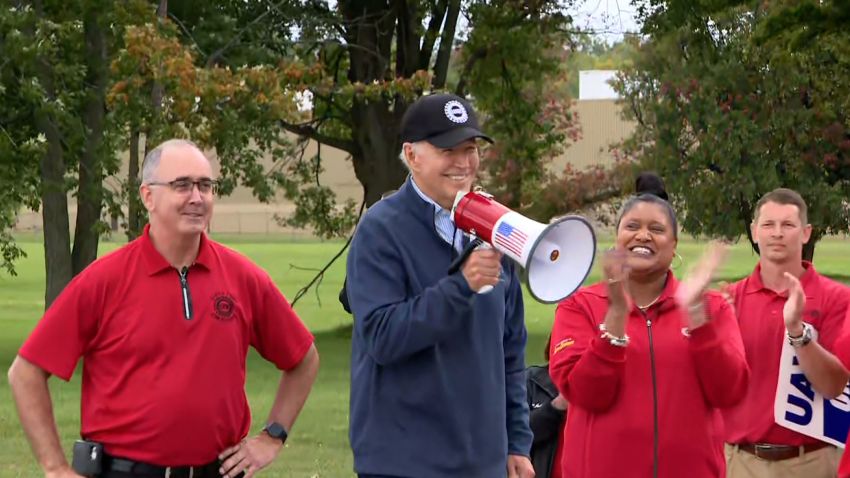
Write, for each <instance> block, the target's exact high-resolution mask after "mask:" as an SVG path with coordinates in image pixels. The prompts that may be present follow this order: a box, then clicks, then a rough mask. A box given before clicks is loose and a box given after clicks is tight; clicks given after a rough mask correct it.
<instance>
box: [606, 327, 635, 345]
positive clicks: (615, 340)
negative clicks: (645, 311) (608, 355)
mask: <svg viewBox="0 0 850 478" xmlns="http://www.w3.org/2000/svg"><path fill="white" fill-rule="evenodd" d="M599 330H600V331H601V332H602V335H601V336H600V338H601V339H602V340H607V341H608V343H610V344H611V345H613V346H615V347H625V346H626V345H629V336H628V334H623V336H622V337H617V336H616V335H614V334H612V333H611V332H608V328H607V327H605V324H604V323H603V324H599Z"/></svg>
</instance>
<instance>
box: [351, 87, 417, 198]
mask: <svg viewBox="0 0 850 478" xmlns="http://www.w3.org/2000/svg"><path fill="white" fill-rule="evenodd" d="M396 104H397V107H396V108H394V110H393V111H389V109H388V108H387V105H386V104H384V103H365V104H364V103H357V104H355V105H354V106H353V108H352V117H353V118H354V121H353V122H352V125H353V128H352V140H354V141H355V143H356V144H357V146H358V147H357V151H356V152H355V153H354V154H352V160H353V163H354V173H355V175H356V176H357V179H358V180H359V181H360V184H362V185H363V196H364V198H365V200H366V206H367V207H368V206H371V205H372V204H374V203H375V202H376V201H378V200H379V199H381V195H382V194H384V193H385V192H387V191H389V190H392V189H398V187H399V186H400V185H401V184H402V183H403V182H404V180H405V178H407V174H408V171H407V167H406V166H405V165H404V163H403V162H402V161H401V159H400V158H399V152H400V151H401V142H400V141H399V137H398V135H399V131H398V128H399V125H400V123H401V117H402V116H403V115H404V112H405V111H406V110H407V105H406V104H403V103H402V102H401V101H400V100H399V101H397V102H396Z"/></svg>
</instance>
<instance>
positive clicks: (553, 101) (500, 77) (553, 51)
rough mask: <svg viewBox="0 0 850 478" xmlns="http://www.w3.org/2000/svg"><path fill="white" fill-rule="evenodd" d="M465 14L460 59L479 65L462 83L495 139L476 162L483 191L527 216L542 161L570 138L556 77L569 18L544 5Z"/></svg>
mask: <svg viewBox="0 0 850 478" xmlns="http://www.w3.org/2000/svg"><path fill="white" fill-rule="evenodd" d="M469 13H470V25H471V27H472V31H471V33H470V35H469V39H468V41H467V42H466V43H465V44H464V48H463V52H464V60H465V61H466V62H469V61H470V60H471V59H473V58H475V57H479V58H480V59H479V60H478V61H477V63H476V64H475V67H474V68H472V69H471V71H470V74H469V76H468V78H467V81H468V83H469V90H470V92H471V93H472V95H473V96H474V98H475V101H476V106H477V107H478V109H479V110H481V111H482V112H483V113H484V115H485V121H484V123H485V130H486V131H487V132H488V134H490V135H492V136H493V137H494V139H495V140H496V144H495V146H493V147H490V148H488V149H487V151H486V153H485V155H484V158H483V164H484V166H485V167H486V169H487V173H488V175H489V176H488V178H487V186H488V190H489V191H490V192H491V193H493V194H495V195H496V196H497V198H498V199H499V200H500V201H502V202H503V203H504V204H506V205H508V206H509V207H513V208H516V209H520V210H524V211H526V212H528V210H532V211H533V207H532V205H533V203H534V202H535V200H537V199H538V198H539V197H540V194H541V192H542V186H543V184H544V181H543V180H544V178H545V177H546V166H547V164H548V162H549V161H551V160H552V159H553V158H554V156H555V155H557V154H558V153H559V152H560V151H561V150H562V148H563V146H564V144H565V141H566V140H567V138H568V135H571V134H572V135H573V136H575V134H576V125H575V122H574V118H573V116H572V115H571V113H570V110H569V108H570V98H569V97H568V96H566V95H564V94H563V91H564V88H563V84H564V82H565V78H564V75H563V73H562V71H561V64H562V63H563V61H564V60H565V58H566V53H565V50H564V46H565V45H566V44H567V42H568V40H569V37H568V36H567V34H566V33H563V32H564V31H565V29H566V27H567V26H568V25H569V22H570V19H569V17H568V16H566V15H564V14H563V13H562V12H561V10H560V5H559V4H558V3H557V2H547V1H538V2H520V1H514V0H505V1H499V2H489V3H487V4H483V3H482V4H475V5H473V6H472V7H470V10H469ZM532 215H534V214H532Z"/></svg>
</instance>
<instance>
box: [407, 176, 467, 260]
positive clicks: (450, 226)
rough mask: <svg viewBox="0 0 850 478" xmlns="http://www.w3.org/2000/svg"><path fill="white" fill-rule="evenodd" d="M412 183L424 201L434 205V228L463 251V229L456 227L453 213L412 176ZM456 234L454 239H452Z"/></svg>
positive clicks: (444, 238)
mask: <svg viewBox="0 0 850 478" xmlns="http://www.w3.org/2000/svg"><path fill="white" fill-rule="evenodd" d="M410 184H412V185H413V190H414V191H416V194H418V195H419V197H421V198H422V200H423V201H425V202H427V203H428V204H431V205H432V206H434V228H435V229H437V234H439V235H440V237H441V238H442V239H443V240H444V241H446V242H447V243H448V244H452V245H454V247H455V249H457V250H458V252H459V251H461V250H462V249H463V231H462V230H460V229H458V228H457V227H455V223H454V221H452V213H451V212H449V211H447V210H446V209H445V208H443V206H440V205H439V204H437V203H436V202H435V201H434V200H433V199H431V198H429V197H428V196H426V195H425V193H423V192H422V190H421V189H419V186H417V185H416V181H414V180H413V178H412V177H411V178H410ZM452 235H454V241H452Z"/></svg>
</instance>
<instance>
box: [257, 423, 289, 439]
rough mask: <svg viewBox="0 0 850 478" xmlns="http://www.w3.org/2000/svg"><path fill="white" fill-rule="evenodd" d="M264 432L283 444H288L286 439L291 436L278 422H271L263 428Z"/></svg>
mask: <svg viewBox="0 0 850 478" xmlns="http://www.w3.org/2000/svg"><path fill="white" fill-rule="evenodd" d="M263 431H264V432H266V434H267V435H268V436H270V437H272V438H277V439H278V440H280V443H281V444H283V443H286V437H287V436H289V434H288V433H286V428H283V425H281V424H280V423H277V422H269V424H268V425H266V427H265V428H263Z"/></svg>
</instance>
